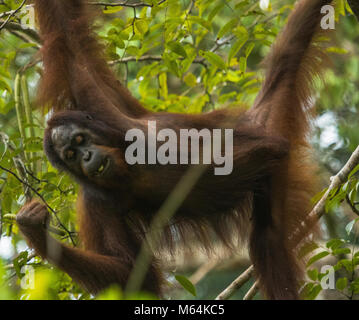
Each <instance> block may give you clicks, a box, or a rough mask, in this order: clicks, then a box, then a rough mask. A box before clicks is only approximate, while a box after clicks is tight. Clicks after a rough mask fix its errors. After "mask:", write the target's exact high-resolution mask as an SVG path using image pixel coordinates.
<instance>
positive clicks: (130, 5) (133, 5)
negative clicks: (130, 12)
mask: <svg viewBox="0 0 359 320" xmlns="http://www.w3.org/2000/svg"><path fill="white" fill-rule="evenodd" d="M165 1H166V0H161V1H159V2H158V3H157V5H158V6H159V5H160V4H162V3H164V2H165ZM88 4H90V5H94V6H103V7H128V8H140V7H149V8H152V7H153V6H154V5H153V4H149V3H144V2H136V3H128V1H123V2H117V3H107V2H89V3H88Z"/></svg>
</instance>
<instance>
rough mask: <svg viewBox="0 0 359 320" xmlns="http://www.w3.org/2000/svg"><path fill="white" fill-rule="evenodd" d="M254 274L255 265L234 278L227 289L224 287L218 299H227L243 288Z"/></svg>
mask: <svg viewBox="0 0 359 320" xmlns="http://www.w3.org/2000/svg"><path fill="white" fill-rule="evenodd" d="M253 274H254V267H253V265H252V266H250V267H249V268H248V269H247V270H246V271H244V272H243V273H242V274H241V275H240V276H239V277H238V278H237V279H236V280H234V281H233V282H232V283H231V284H230V285H229V286H228V287H227V288H226V289H224V290H223V291H222V292H221V293H220V294H219V295H218V296H217V297H216V300H227V299H229V298H230V297H231V296H233V294H234V293H235V292H236V291H237V290H238V289H239V288H241V287H242V286H243V285H244V284H245V283H246V282H247V281H248V280H249V279H250V278H251V277H252V275H253Z"/></svg>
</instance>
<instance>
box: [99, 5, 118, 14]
mask: <svg viewBox="0 0 359 320" xmlns="http://www.w3.org/2000/svg"><path fill="white" fill-rule="evenodd" d="M122 9H123V7H121V6H116V7H105V9H104V10H102V12H103V13H105V14H111V13H116V12H119V11H121V10H122Z"/></svg>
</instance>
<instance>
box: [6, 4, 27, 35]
mask: <svg viewBox="0 0 359 320" xmlns="http://www.w3.org/2000/svg"><path fill="white" fill-rule="evenodd" d="M25 3H26V0H23V1H22V3H21V4H20V5H19V7H17V8H16V9H15V10H13V11H12V12H10V13H9V15H8V17H7V18H6V20H5V21H4V22H3V24H2V25H1V26H0V31H1V30H2V29H3V28H4V27H5V26H6V24H7V23H8V22H9V20H10V19H11V18H12V17H13V16H14V15H15V14H16V13H18V12H19V11H20V10H21V9H22V7H23V6H24V5H25Z"/></svg>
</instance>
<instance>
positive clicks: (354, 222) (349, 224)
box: [345, 218, 359, 235]
mask: <svg viewBox="0 0 359 320" xmlns="http://www.w3.org/2000/svg"><path fill="white" fill-rule="evenodd" d="M358 220H359V218H356V219H354V220H352V221H350V222H349V223H348V224H347V225H346V226H345V231H346V232H347V234H348V235H349V234H350V233H351V232H352V230H353V227H354V225H355V224H356V223H357V221H358Z"/></svg>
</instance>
